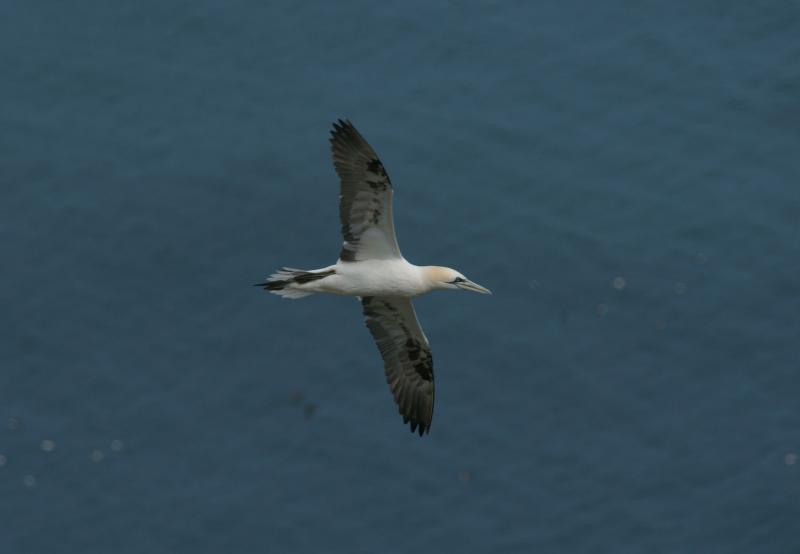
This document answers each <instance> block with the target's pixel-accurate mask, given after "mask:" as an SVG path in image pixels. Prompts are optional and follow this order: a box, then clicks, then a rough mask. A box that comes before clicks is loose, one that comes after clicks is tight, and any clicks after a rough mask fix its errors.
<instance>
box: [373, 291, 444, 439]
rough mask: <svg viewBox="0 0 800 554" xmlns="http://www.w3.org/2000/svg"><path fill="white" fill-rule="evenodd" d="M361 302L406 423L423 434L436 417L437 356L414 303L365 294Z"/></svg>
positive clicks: (388, 380) (412, 430)
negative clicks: (434, 401)
mask: <svg viewBox="0 0 800 554" xmlns="http://www.w3.org/2000/svg"><path fill="white" fill-rule="evenodd" d="M361 305H362V307H363V309H364V321H365V323H366V324H367V327H368V328H369V330H370V332H371V333H372V337H373V338H374V339H375V342H376V343H377V345H378V350H379V351H380V353H381V357H382V358H383V364H384V370H385V372H386V381H387V382H388V383H389V388H390V389H391V391H392V396H394V400H395V402H396V403H397V407H398V409H399V410H400V415H402V416H403V423H409V424H410V425H411V432H414V431H418V432H419V434H420V436H422V434H423V433H426V432H428V431H430V427H431V420H432V419H433V358H432V356H431V350H430V346H429V345H428V339H427V338H426V337H425V333H423V332H422V328H420V326H419V322H418V321H417V316H416V314H415V313H414V306H413V305H412V304H411V300H409V299H408V298H400V297H389V296H365V297H364V298H362V299H361Z"/></svg>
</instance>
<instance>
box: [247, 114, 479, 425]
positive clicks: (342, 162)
mask: <svg viewBox="0 0 800 554" xmlns="http://www.w3.org/2000/svg"><path fill="white" fill-rule="evenodd" d="M331 149H332V152H333V163H334V166H335V167H336V172H337V173H338V174H339V177H340V179H341V195H340V203H339V208H340V209H339V215H340V219H341V223H342V235H343V236H344V243H343V245H342V250H341V253H340V254H339V260H338V261H337V262H336V264H334V265H331V266H328V267H324V268H321V269H314V270H309V271H305V270H301V269H292V268H283V269H281V270H279V271H276V272H275V273H273V274H272V275H271V276H270V277H269V279H267V281H266V282H265V283H262V284H261V285H258V286H263V287H264V288H265V289H266V290H268V291H270V292H272V293H275V294H278V295H280V296H283V297H285V298H293V299H294V298H302V297H304V296H308V295H310V294H314V293H330V294H339V295H344V296H356V297H359V298H360V300H361V304H362V309H363V312H364V320H365V323H366V325H367V327H368V328H369V330H370V332H371V333H372V336H373V338H374V339H375V342H376V343H377V345H378V349H379V351H380V353H381V356H382V357H383V361H384V370H385V372H386V380H387V382H388V383H389V387H390V389H391V391H392V394H393V396H394V399H395V402H396V403H397V405H398V408H399V410H400V414H401V415H402V416H403V421H404V423H409V424H410V426H411V431H412V432H413V431H417V430H418V431H419V434H420V435H422V434H423V433H425V432H428V431H429V430H430V426H431V420H432V418H433V391H434V387H433V359H432V357H431V352H430V346H429V344H428V339H427V338H426V337H425V334H424V333H423V332H422V328H421V327H420V325H419V322H418V321H417V317H416V314H415V313H414V307H413V306H412V304H411V297H414V296H418V295H420V294H424V293H426V292H430V291H432V290H437V289H464V290H470V291H473V292H480V293H484V294H490V293H489V290H488V289H486V288H484V287H482V286H480V285H478V284H476V283H473V282H472V281H470V280H469V279H467V278H466V277H464V276H463V275H462V274H461V273H459V272H458V271H456V270H454V269H450V268H447V267H439V266H416V265H413V264H411V263H409V262H408V261H406V259H405V258H403V256H402V254H400V248H399V247H398V245H397V239H396V238H395V232H394V223H393V217H392V195H393V189H392V185H391V182H390V181H389V176H388V175H387V174H386V170H385V169H384V167H383V164H382V163H381V161H380V160H379V159H378V156H377V154H375V151H374V150H373V149H372V148H371V147H370V146H369V144H367V142H366V141H365V140H364V138H363V137H362V136H361V135H360V134H359V132H358V131H356V129H355V127H353V125H352V124H351V123H350V122H349V121H346V120H345V121H342V120H339V122H338V123H335V124H334V126H333V131H331Z"/></svg>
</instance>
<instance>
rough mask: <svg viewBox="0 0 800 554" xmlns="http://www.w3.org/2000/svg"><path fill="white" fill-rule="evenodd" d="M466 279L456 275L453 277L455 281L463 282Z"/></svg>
mask: <svg viewBox="0 0 800 554" xmlns="http://www.w3.org/2000/svg"><path fill="white" fill-rule="evenodd" d="M465 281H466V279H464V278H463V277H456V278H455V279H453V283H463V282H465Z"/></svg>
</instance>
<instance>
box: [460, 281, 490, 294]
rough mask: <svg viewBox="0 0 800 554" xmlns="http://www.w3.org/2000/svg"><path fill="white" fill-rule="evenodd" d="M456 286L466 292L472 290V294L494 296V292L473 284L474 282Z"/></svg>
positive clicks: (465, 282)
mask: <svg viewBox="0 0 800 554" xmlns="http://www.w3.org/2000/svg"><path fill="white" fill-rule="evenodd" d="M456 286H458V288H461V289H464V290H471V291H472V292H479V293H481V294H492V291H490V290H489V289H487V288H486V287H482V286H480V285H479V284H478V283H473V282H472V281H464V282H462V283H456Z"/></svg>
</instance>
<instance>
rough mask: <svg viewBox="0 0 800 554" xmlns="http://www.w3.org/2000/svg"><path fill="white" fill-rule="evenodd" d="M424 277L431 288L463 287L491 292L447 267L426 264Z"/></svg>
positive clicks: (486, 292)
mask: <svg viewBox="0 0 800 554" xmlns="http://www.w3.org/2000/svg"><path fill="white" fill-rule="evenodd" d="M425 277H426V278H427V279H428V281H429V284H430V286H431V288H432V289H463V290H470V291H472V292H479V293H481V294H492V291H490V290H489V289H487V288H485V287H482V286H480V285H479V284H478V283H473V282H472V281H470V280H469V279H467V278H466V277H464V275H462V274H461V273H460V272H458V271H456V270H455V269H450V268H449V267H439V266H428V267H426V268H425Z"/></svg>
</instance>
